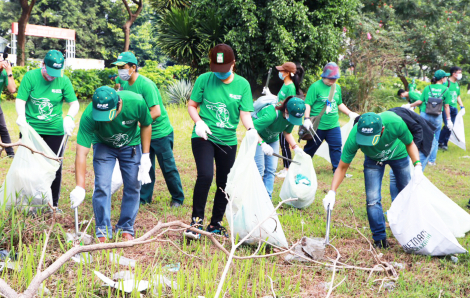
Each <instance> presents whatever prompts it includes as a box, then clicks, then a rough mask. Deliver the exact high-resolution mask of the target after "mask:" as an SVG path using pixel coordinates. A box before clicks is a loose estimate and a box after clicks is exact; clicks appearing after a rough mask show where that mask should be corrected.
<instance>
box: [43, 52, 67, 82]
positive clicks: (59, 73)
mask: <svg viewBox="0 0 470 298" xmlns="http://www.w3.org/2000/svg"><path fill="white" fill-rule="evenodd" d="M44 64H45V65H46V71H47V74H48V75H50V76H51V77H58V78H61V77H63V76H64V66H65V65H64V55H63V54H62V53H61V52H59V51H56V50H50V51H49V52H47V54H46V57H44Z"/></svg>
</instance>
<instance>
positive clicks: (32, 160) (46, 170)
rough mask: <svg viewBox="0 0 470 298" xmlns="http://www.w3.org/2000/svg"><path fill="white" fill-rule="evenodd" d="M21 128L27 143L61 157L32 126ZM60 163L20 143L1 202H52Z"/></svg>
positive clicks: (12, 204) (8, 205) (18, 203)
mask: <svg viewBox="0 0 470 298" xmlns="http://www.w3.org/2000/svg"><path fill="white" fill-rule="evenodd" d="M20 132H21V134H22V139H21V142H22V143H23V144H25V145H27V146H29V147H31V148H32V149H34V150H37V151H40V152H43V153H44V154H46V155H47V156H51V157H57V155H56V154H55V153H54V152H53V151H52V150H51V148H49V146H48V145H47V144H46V142H44V140H43V139H42V138H41V137H40V136H39V135H38V133H37V132H36V131H35V130H34V129H33V128H32V127H31V126H29V125H26V126H20ZM59 167H60V163H59V162H58V161H55V160H52V159H49V158H46V157H44V156H42V155H39V154H33V153H32V152H31V151H30V150H29V149H27V148H25V147H22V146H20V147H19V148H18V150H17V151H16V154H15V157H14V159H13V161H12V163H11V165H10V169H9V170H8V173H7V176H6V178H5V181H4V182H3V185H2V188H0V206H3V205H5V204H6V208H7V209H9V208H11V207H12V206H18V207H19V206H30V207H38V206H42V205H47V204H50V205H51V206H52V193H51V184H52V181H54V179H55V175H56V172H57V170H58V169H59Z"/></svg>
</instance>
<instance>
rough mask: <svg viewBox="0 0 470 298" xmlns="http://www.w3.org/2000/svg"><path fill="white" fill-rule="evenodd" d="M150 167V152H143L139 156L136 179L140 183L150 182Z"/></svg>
mask: <svg viewBox="0 0 470 298" xmlns="http://www.w3.org/2000/svg"><path fill="white" fill-rule="evenodd" d="M151 167H152V162H151V161H150V154H149V153H143V154H142V157H141V158H140V166H139V174H138V175H137V180H138V181H140V182H141V183H142V185H144V184H147V183H150V182H152V179H150V173H149V172H150V168H151Z"/></svg>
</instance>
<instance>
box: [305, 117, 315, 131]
mask: <svg viewBox="0 0 470 298" xmlns="http://www.w3.org/2000/svg"><path fill="white" fill-rule="evenodd" d="M304 127H305V128H306V129H308V130H310V129H313V124H312V121H310V119H305V120H304Z"/></svg>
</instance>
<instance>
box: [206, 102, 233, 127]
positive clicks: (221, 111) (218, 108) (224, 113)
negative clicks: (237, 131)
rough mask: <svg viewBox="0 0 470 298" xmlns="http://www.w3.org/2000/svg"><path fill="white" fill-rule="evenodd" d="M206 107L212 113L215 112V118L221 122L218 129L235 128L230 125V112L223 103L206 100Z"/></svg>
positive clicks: (218, 123)
mask: <svg viewBox="0 0 470 298" xmlns="http://www.w3.org/2000/svg"><path fill="white" fill-rule="evenodd" d="M206 102H207V104H206V107H207V109H208V110H210V111H214V112H215V117H216V118H217V120H219V122H217V127H220V128H233V125H231V124H230V123H229V120H230V112H229V111H228V110H227V106H226V105H225V104H224V103H222V102H216V103H214V102H210V101H208V100H207V99H206Z"/></svg>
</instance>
